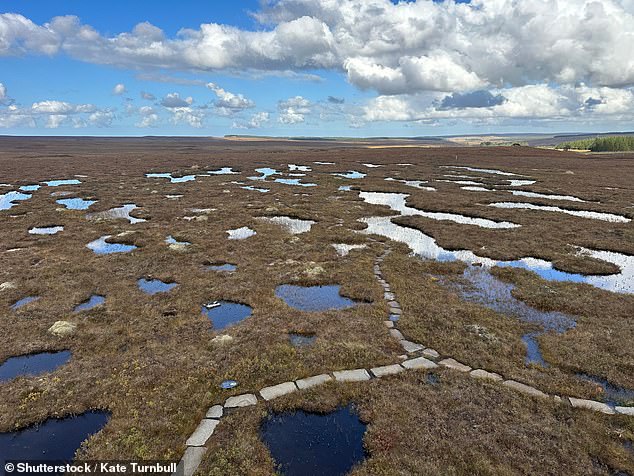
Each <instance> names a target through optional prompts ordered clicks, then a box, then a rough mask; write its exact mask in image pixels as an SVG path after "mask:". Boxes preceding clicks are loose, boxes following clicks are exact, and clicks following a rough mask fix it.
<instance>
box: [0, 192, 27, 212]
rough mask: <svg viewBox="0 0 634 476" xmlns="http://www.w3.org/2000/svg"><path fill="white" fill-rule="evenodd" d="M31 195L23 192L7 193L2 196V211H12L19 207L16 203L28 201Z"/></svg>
mask: <svg viewBox="0 0 634 476" xmlns="http://www.w3.org/2000/svg"><path fill="white" fill-rule="evenodd" d="M29 198H31V195H29V194H28V193H21V192H7V193H3V194H2V195H0V210H10V209H11V208H13V207H14V206H16V205H17V203H15V202H19V201H24V200H28V199H29Z"/></svg>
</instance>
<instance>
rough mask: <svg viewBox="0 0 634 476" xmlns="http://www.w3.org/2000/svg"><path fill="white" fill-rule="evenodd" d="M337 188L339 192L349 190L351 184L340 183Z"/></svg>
mask: <svg viewBox="0 0 634 476" xmlns="http://www.w3.org/2000/svg"><path fill="white" fill-rule="evenodd" d="M337 190H339V191H340V192H349V191H351V190H352V185H342V186H340V187H339V188H338V189H337Z"/></svg>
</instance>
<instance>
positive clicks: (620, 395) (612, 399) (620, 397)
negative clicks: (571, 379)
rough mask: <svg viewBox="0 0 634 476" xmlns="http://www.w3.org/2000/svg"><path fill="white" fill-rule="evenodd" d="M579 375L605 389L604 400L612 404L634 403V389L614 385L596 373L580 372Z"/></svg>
mask: <svg viewBox="0 0 634 476" xmlns="http://www.w3.org/2000/svg"><path fill="white" fill-rule="evenodd" d="M577 377H579V378H580V379H583V380H587V381H588V382H592V383H595V384H597V385H598V386H600V387H601V388H602V389H603V395H604V398H603V401H604V402H605V403H607V404H608V405H610V406H616V405H624V404H628V405H632V404H634V390H630V389H628V388H623V387H619V386H618V385H614V384H612V383H610V382H608V381H607V380H605V379H602V378H600V377H595V376H594V375H587V374H581V373H580V374H577Z"/></svg>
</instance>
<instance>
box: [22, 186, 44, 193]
mask: <svg viewBox="0 0 634 476" xmlns="http://www.w3.org/2000/svg"><path fill="white" fill-rule="evenodd" d="M40 187H41V185H36V184H33V185H22V186H21V187H20V190H22V191H23V192H35V191H36V190H39V189H40Z"/></svg>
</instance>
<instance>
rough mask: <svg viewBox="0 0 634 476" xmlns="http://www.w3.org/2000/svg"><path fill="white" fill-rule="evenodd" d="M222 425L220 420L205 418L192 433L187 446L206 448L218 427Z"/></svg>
mask: <svg viewBox="0 0 634 476" xmlns="http://www.w3.org/2000/svg"><path fill="white" fill-rule="evenodd" d="M218 423H220V422H219V421H218V420H212V419H208V418H205V419H203V420H202V421H201V422H200V423H199V424H198V427H197V428H196V429H195V430H194V432H193V433H192V436H190V437H189V438H188V439H187V441H186V442H185V444H186V445H187V446H204V445H205V443H207V440H208V439H209V437H210V436H211V435H213V433H214V430H215V429H216V426H218Z"/></svg>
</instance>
